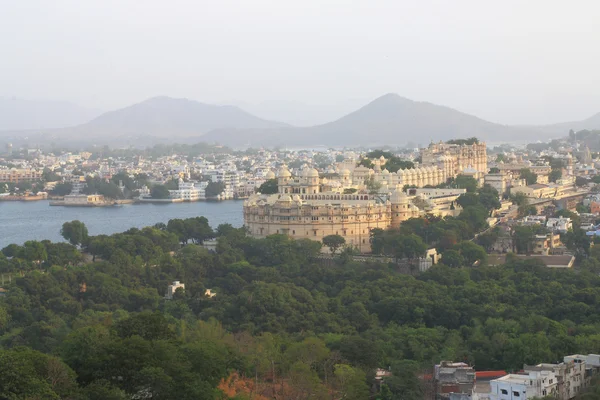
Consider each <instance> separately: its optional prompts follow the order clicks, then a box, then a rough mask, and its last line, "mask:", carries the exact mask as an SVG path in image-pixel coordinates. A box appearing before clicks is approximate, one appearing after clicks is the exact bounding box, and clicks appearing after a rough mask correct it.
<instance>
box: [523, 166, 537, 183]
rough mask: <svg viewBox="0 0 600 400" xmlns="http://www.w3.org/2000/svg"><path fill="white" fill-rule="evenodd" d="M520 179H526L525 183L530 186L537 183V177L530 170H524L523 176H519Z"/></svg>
mask: <svg viewBox="0 0 600 400" xmlns="http://www.w3.org/2000/svg"><path fill="white" fill-rule="evenodd" d="M519 178H520V179H525V182H526V183H527V184H528V185H533V184H534V183H536V182H537V175H536V174H534V173H533V172H531V170H530V169H529V168H523V169H522V170H521V174H520V175H519Z"/></svg>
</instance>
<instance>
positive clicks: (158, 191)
mask: <svg viewBox="0 0 600 400" xmlns="http://www.w3.org/2000/svg"><path fill="white" fill-rule="evenodd" d="M150 196H151V197H152V198H153V199H160V200H163V199H168V198H169V197H170V196H171V194H170V193H169V189H167V187H166V186H165V185H154V186H152V189H150Z"/></svg>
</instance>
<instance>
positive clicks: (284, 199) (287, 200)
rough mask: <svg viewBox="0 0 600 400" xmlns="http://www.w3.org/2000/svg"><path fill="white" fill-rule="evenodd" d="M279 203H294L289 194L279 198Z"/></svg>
mask: <svg viewBox="0 0 600 400" xmlns="http://www.w3.org/2000/svg"><path fill="white" fill-rule="evenodd" d="M277 202H278V203H291V202H292V198H291V197H290V196H288V195H287V194H284V195H283V196H281V197H280V198H279V200H277Z"/></svg>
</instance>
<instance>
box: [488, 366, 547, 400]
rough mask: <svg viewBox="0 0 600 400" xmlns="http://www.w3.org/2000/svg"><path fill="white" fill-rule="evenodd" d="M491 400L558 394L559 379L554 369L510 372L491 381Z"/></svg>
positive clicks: (515, 399)
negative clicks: (522, 372) (523, 372)
mask: <svg viewBox="0 0 600 400" xmlns="http://www.w3.org/2000/svg"><path fill="white" fill-rule="evenodd" d="M490 390H491V391H490V396H489V399H490V400H527V399H532V398H534V397H540V398H541V397H545V396H556V395H557V394H558V381H557V378H556V375H554V373H553V372H552V371H546V370H540V371H529V372H528V373H527V374H508V375H506V376H503V377H502V378H498V379H494V380H492V381H490Z"/></svg>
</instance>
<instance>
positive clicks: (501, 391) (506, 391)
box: [500, 389, 508, 394]
mask: <svg viewBox="0 0 600 400" xmlns="http://www.w3.org/2000/svg"><path fill="white" fill-rule="evenodd" d="M500 393H502V394H508V390H506V389H500Z"/></svg>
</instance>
